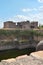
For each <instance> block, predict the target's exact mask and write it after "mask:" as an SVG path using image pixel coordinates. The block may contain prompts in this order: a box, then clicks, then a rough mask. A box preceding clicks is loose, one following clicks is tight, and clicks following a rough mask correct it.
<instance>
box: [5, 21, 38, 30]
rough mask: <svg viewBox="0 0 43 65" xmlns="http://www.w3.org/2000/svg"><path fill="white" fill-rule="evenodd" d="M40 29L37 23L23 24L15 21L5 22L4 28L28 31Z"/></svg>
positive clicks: (26, 22)
mask: <svg viewBox="0 0 43 65" xmlns="http://www.w3.org/2000/svg"><path fill="white" fill-rule="evenodd" d="M37 27H38V22H37V21H32V22H30V21H21V22H17V24H16V22H13V21H6V22H4V28H14V29H22V30H28V29H33V28H37Z"/></svg>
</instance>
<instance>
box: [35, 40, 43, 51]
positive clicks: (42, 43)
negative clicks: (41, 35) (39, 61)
mask: <svg viewBox="0 0 43 65" xmlns="http://www.w3.org/2000/svg"><path fill="white" fill-rule="evenodd" d="M36 50H37V51H40V50H43V40H42V41H40V42H39V43H38V44H37V47H36Z"/></svg>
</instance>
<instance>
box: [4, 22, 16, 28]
mask: <svg viewBox="0 0 43 65" xmlns="http://www.w3.org/2000/svg"><path fill="white" fill-rule="evenodd" d="M4 28H16V23H14V22H13V21H6V22H4Z"/></svg>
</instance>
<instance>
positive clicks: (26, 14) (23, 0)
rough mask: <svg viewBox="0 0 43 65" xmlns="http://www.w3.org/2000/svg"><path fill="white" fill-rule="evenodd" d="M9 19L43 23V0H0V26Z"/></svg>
mask: <svg viewBox="0 0 43 65" xmlns="http://www.w3.org/2000/svg"><path fill="white" fill-rule="evenodd" d="M8 20H11V21H14V22H17V21H19V22H20V21H24V20H29V21H38V22H39V24H43V0H0V28H2V27H3V22H5V21H8Z"/></svg>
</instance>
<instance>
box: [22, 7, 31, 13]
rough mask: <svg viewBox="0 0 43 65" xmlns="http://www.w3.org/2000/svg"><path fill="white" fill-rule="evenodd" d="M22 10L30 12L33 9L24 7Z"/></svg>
mask: <svg viewBox="0 0 43 65" xmlns="http://www.w3.org/2000/svg"><path fill="white" fill-rule="evenodd" d="M22 11H23V12H29V11H31V9H29V8H24V9H22Z"/></svg>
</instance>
